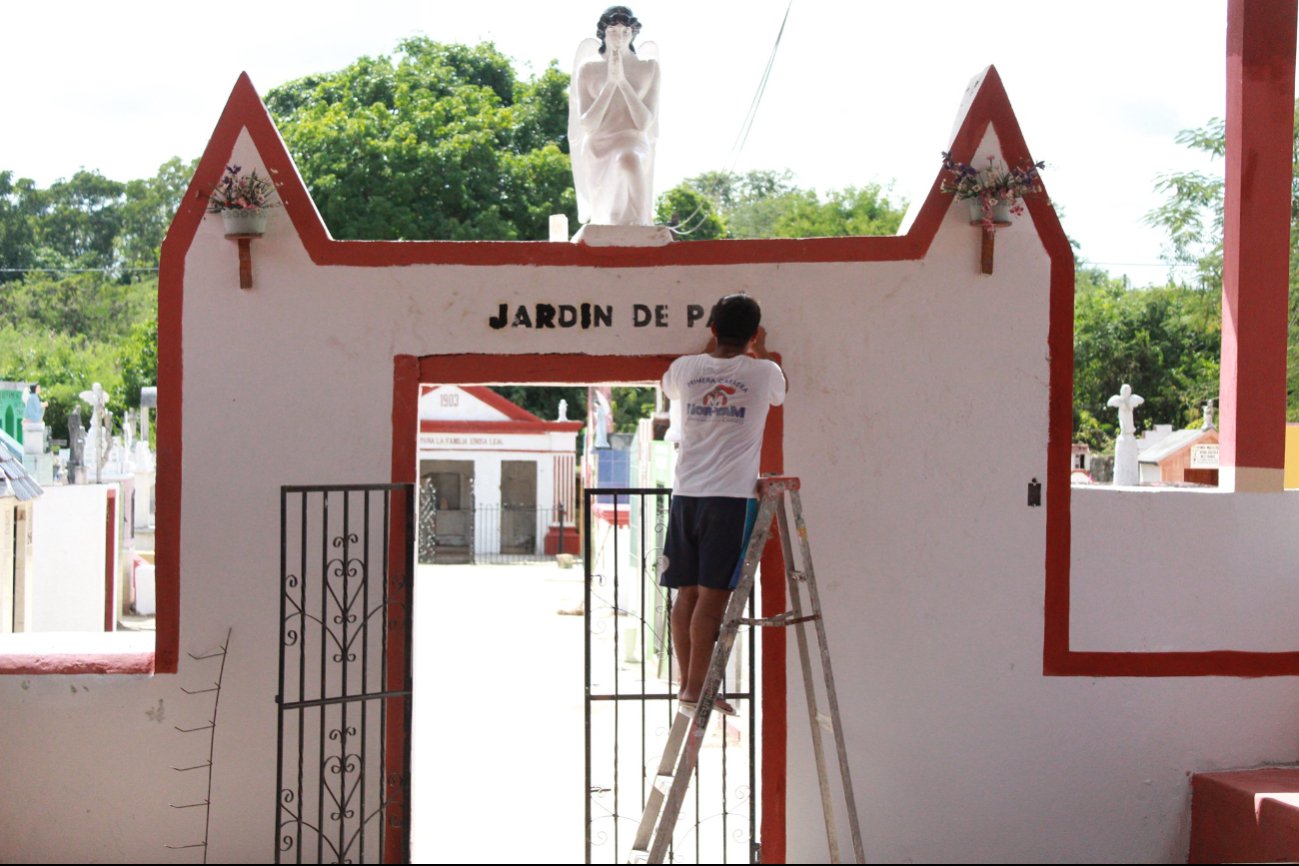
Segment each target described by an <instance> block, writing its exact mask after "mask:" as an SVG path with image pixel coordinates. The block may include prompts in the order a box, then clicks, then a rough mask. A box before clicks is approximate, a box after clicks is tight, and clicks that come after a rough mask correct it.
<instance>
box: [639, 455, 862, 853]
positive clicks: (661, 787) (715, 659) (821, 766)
mask: <svg viewBox="0 0 1299 866" xmlns="http://www.w3.org/2000/svg"><path fill="white" fill-rule="evenodd" d="M799 487H800V484H799V480H798V479H797V478H792V477H788V476H769V477H764V478H762V479H761V480H760V481H759V482H758V499H759V506H758V517H757V520H756V522H755V523H754V527H753V534H752V535H751V536H750V538H749V546H748V548H747V549H746V550H745V553H744V569H743V571H742V572H741V575H740V580H739V583H738V585H737V586H736V587H735V591H734V592H733V593H731V598H730V601H729V602H728V604H727V607H726V613H725V615H724V616H723V618H722V627H721V631H720V633H719V634H718V636H717V643H716V645H715V646H714V647H713V656H712V660H711V662H710V664H709V668H708V676H707V678H706V679H705V680H704V686H703V689H702V690H701V692H700V695H699V701H698V703H697V705H696V708H695V710H694V712H690V711H689V710H688V709H681V710H680V711H678V713H677V716H676V720H675V721H674V722H673V723H672V730H671V732H670V733H669V734H668V741H667V745H666V746H665V748H664V750H663V757H662V758H661V759H660V761H659V767H658V773H657V775H656V776H655V779H654V786H653V790H651V792H650V795H649V799H648V801H647V802H646V804H645V813H644V815H642V816H641V821H640V827H639V828H638V829H637V831H636V838H635V841H634V842H633V843H632V850H631V855H630V857H629V858H628V861H627V862H629V863H662V862H663V861H664V858H665V857H666V856H667V851H668V847H669V846H670V845H671V843H672V834H673V832H674V830H675V829H676V823H677V817H678V815H679V814H680V812H681V804H682V802H683V801H684V800H685V796H686V791H687V789H688V788H689V787H690V779H691V777H692V776H693V775H694V772H695V766H696V764H697V763H698V760H699V745H700V744H701V743H702V742H703V737H704V731H705V730H706V729H707V727H708V720H709V718H710V717H711V716H712V712H713V705H714V703H715V702H716V700H717V693H718V691H720V689H721V685H722V680H723V678H724V676H725V672H726V664H727V661H728V660H729V659H730V656H731V649H732V647H734V645H735V636H736V634H737V633H738V632H739V628H740V626H742V625H758V626H766V627H788V626H795V627H796V628H795V632H796V634H797V636H798V654H799V658H800V660H801V661H802V668H803V686H804V691H805V692H806V694H807V715H808V721H809V722H810V724H811V731H812V748H813V750H814V751H815V753H816V770H817V776H818V779H819V780H820V783H821V809H822V813H823V814H824V816H825V832H826V838H827V839H828V840H829V843H830V862H831V863H840V862H842V860H841V859H840V855H839V834H838V832H837V831H836V829H835V817H834V807H833V804H832V802H831V799H830V779H829V776H828V774H827V770H826V763H825V747H824V745H823V743H822V737H821V732H822V731H827V732H829V733H831V734H832V735H833V736H834V743H835V749H836V751H837V752H838V758H839V777H840V779H841V780H842V782H843V789H844V801H845V805H846V806H847V813H848V823H849V828H850V830H851V834H852V845H853V854H854V856H855V860H854V862H856V863H865V862H866V859H865V854H864V852H863V850H862V841H861V829H860V827H859V826H858V822H857V803H856V800H855V799H854V797H853V791H852V778H851V776H850V774H849V770H848V752H847V748H846V747H845V745H844V738H843V725H842V724H841V723H840V719H839V699H838V697H837V695H836V694H835V689H834V676H833V674H832V673H831V670H830V648H829V645H828V644H827V643H826V637H825V622H824V620H823V619H822V618H821V600H820V597H819V596H818V595H817V589H816V576H815V574H814V572H813V570H812V549H811V547H810V546H809V545H808V540H807V526H806V525H805V524H804V522H803V503H802V500H801V499H800V498H799V493H798V491H799ZM786 498H788V500H789V506H790V508H791V509H792V510H793V512H794V525H795V527H796V529H797V532H798V540H799V545H800V548H801V550H800V554H801V562H802V568H801V569H799V568H798V567H797V565H796V563H795V559H794V551H793V545H792V544H791V539H790V534H789V517H788V515H787V513H786V505H785V500H786ZM773 518H774V519H775V520H776V523H777V525H778V528H779V532H780V549H781V554H782V556H783V558H784V563H785V580H786V583H787V585H788V587H789V599H790V609H789V610H787V611H785V612H784V613H782V614H778V615H776V616H772V617H764V618H759V619H752V618H747V617H745V616H744V608H745V606H746V605H747V604H748V603H749V597H750V596H751V595H752V594H753V585H754V577H755V575H756V573H757V570H758V563H759V562H760V561H761V559H762V551H763V549H764V548H765V547H766V545H767V538H768V536H769V535H770V534H771V522H772V519H773ZM800 586H801V587H806V591H807V597H808V607H809V609H810V613H807V614H804V612H803V603H802V598H801V590H800ZM809 622H811V623H815V624H816V639H817V645H818V647H819V649H820V657H821V672H822V676H823V679H824V683H825V692H826V697H827V700H828V702H829V710H828V712H821V711H820V710H819V709H818V708H817V702H816V685H815V683H814V681H813V679H812V660H811V656H810V653H809V650H808V639H807V632H806V630H805V629H804V626H805V625H806V624H807V623H809Z"/></svg>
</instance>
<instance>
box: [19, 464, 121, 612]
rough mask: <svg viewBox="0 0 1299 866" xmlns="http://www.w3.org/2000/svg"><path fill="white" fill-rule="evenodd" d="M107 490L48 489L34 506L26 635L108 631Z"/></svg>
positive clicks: (97, 487) (80, 487) (89, 486)
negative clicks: (105, 629) (106, 625)
mask: <svg viewBox="0 0 1299 866" xmlns="http://www.w3.org/2000/svg"><path fill="white" fill-rule="evenodd" d="M108 491H109V486H108V485H98V484H84V485H69V486H64V487H57V486H56V487H47V488H45V492H44V493H43V494H42V495H41V496H39V497H38V498H37V499H36V500H34V501H33V502H32V561H31V568H30V569H29V571H28V574H29V578H28V584H27V586H28V592H29V607H28V610H29V612H30V617H31V618H30V619H29V620H28V627H27V630H28V631H33V632H47V631H103V630H104V563H105V562H106V559H105V557H106V555H107V553H106V552H105V550H104V545H105V543H106V539H105V537H104V533H105V525H104V521H105V520H106V519H107V512H106V511H105V509H106V508H107V507H108Z"/></svg>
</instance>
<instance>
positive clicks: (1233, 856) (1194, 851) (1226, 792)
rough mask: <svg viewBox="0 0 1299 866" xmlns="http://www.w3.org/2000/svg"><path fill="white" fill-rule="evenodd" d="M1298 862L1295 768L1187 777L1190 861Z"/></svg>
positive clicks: (1298, 803) (1298, 793)
mask: <svg viewBox="0 0 1299 866" xmlns="http://www.w3.org/2000/svg"><path fill="white" fill-rule="evenodd" d="M1295 861H1299V768H1295V767H1268V768H1263V769H1257V770H1233V771H1230V772H1224V773H1197V774H1196V775H1194V776H1192V777H1191V848H1190V852H1189V854H1188V856H1187V862H1189V863H1244V862H1249V863H1276V862H1295Z"/></svg>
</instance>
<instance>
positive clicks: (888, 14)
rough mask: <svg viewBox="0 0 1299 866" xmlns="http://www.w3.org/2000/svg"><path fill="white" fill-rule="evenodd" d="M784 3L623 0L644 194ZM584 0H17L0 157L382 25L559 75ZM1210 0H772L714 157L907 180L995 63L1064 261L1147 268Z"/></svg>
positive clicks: (385, 35) (816, 183)
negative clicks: (645, 129)
mask: <svg viewBox="0 0 1299 866" xmlns="http://www.w3.org/2000/svg"><path fill="white" fill-rule="evenodd" d="M787 3H788V0H748V2H744V3H731V2H726V3H718V2H710V0H639V2H633V3H630V4H629V5H630V6H631V8H632V9H633V10H634V11H635V13H636V15H637V17H639V18H640V20H641V22H642V23H643V25H644V29H643V31H642V33H641V37H640V38H641V41H649V40H653V41H655V42H657V43H658V45H659V51H660V58H661V62H662V64H663V70H664V84H663V92H662V97H661V99H662V108H661V124H660V126H661V134H660V139H659V154H658V161H657V177H656V184H655V186H656V190H658V191H662V190H665V189H667V188H669V187H671V186H673V185H675V184H676V183H677V182H679V181H680V180H682V179H683V178H685V177H688V176H690V175H693V174H697V173H699V172H701V171H706V170H709V169H716V168H725V167H728V160H729V156H730V152H731V147H732V143H733V141H734V139H735V136H736V133H737V132H738V130H739V128H740V124H741V122H742V120H743V117H744V114H745V112H746V110H747V108H748V106H749V103H750V100H751V99H752V96H753V93H754V90H755V88H756V86H757V83H758V81H759V78H760V77H761V74H762V70H763V68H764V66H765V64H766V62H767V58H768V56H769V54H770V52H771V48H772V45H773V43H774V41H775V38H776V33H777V31H778V29H779V26H780V21H781V17H782V16H783V15H784V12H785V8H786V5H787ZM606 5H607V3H605V2H604V0H597V2H593V3H589V4H588V3H576V2H572V0H562V2H550V3H539V2H536V0H526V2H523V0H491V2H485V3H448V2H437V3H432V2H415V0H367V2H365V3H357V2H335V0H315V2H302V0H263V2H261V3H255V4H230V5H228V6H227V5H224V4H219V5H217V6H212V5H210V4H190V3H176V2H165V3H164V2H155V0H141V2H129V0H128V2H125V3H118V4H109V3H103V2H102V0H100V2H82V0H73V2H46V3H35V2H24V3H7V4H5V5H4V7H3V11H0V29H2V30H3V32H4V33H5V35H6V37H7V38H6V39H5V40H4V48H3V50H0V80H2V81H3V82H4V84H3V87H2V88H0V117H3V118H4V121H3V132H0V169H8V170H11V171H13V172H14V173H15V174H16V175H18V176H21V177H30V178H33V179H34V180H35V181H37V183H39V184H40V185H42V186H44V185H47V184H49V183H50V182H52V181H54V180H56V179H58V178H60V177H66V176H68V175H70V174H72V173H73V172H75V171H76V170H77V169H78V168H80V167H85V168H88V169H98V170H99V171H101V172H102V173H103V174H105V175H107V176H109V177H112V178H115V179H118V180H129V179H132V178H137V177H147V176H151V175H153V174H154V173H155V171H156V170H157V167H158V166H159V165H160V164H161V163H162V162H164V161H165V160H167V159H168V158H170V157H172V156H181V157H184V158H186V159H189V158H193V157H196V156H198V155H199V154H200V153H201V152H202V150H203V148H204V146H205V144H206V142H207V139H208V137H209V135H210V134H211V132H212V128H213V126H214V124H215V123H216V119H217V117H218V115H219V114H220V111H221V109H222V107H223V106H224V104H225V101H226V98H227V96H228V95H229V92H230V88H231V87H232V86H233V84H234V81H235V79H236V78H237V77H238V75H239V73H240V72H241V71H247V72H248V73H249V75H251V77H252V80H253V84H254V85H255V86H256V87H257V89H258V90H259V92H261V93H265V92H266V91H268V90H270V89H271V88H272V87H274V86H276V85H278V84H281V83H283V82H285V81H289V80H292V79H294V78H298V77H300V76H303V75H306V74H309V73H313V72H323V71H328V70H334V69H338V68H341V67H343V66H346V65H347V64H348V63H350V62H351V61H353V60H354V59H355V58H357V57H358V56H360V55H362V54H369V55H377V54H385V53H391V51H392V50H393V48H394V46H395V45H396V43H397V41H398V40H400V39H402V38H403V37H406V36H410V35H417V34H422V35H427V36H429V37H431V38H433V39H437V40H442V41H455V42H467V43H473V42H477V41H481V40H492V41H495V43H496V44H497V46H498V47H499V48H500V49H501V50H502V51H503V52H504V53H506V54H507V55H509V56H511V57H513V58H515V60H516V61H518V62H519V64H520V65H522V66H524V68H525V69H526V68H528V67H530V68H531V69H532V70H540V69H542V68H544V67H545V65H546V64H547V63H548V62H549V61H550V60H557V61H558V62H559V64H560V66H561V68H563V69H565V70H568V69H569V66H570V64H571V62H572V57H573V53H574V50H575V49H576V47H577V44H578V42H579V41H580V40H581V39H583V38H585V37H586V36H588V35H593V30H594V27H595V22H596V19H597V18H598V17H599V15H600V12H601V11H602V10H603V9H604V8H605V6H606ZM1225 45H1226V0H1126V2H1116V0H1093V2H1091V3H1088V4H1064V3H1054V2H1041V0H1037V2H1033V0H985V2H981V3H973V2H967V0H962V2H953V0H930V2H914V3H899V2H896V0H881V2H876V0H870V2H860V0H851V2H850V0H838V2H835V0H794V2H793V11H792V13H791V15H790V18H789V23H788V26H787V27H786V30H785V35H784V39H783V41H782V43H781V46H780V50H779V53H778V55H777V58H776V62H775V66H774V68H773V70H772V74H771V80H770V84H769V85H768V88H767V93H766V97H765V100H764V101H763V103H762V106H761V109H760V113H759V115H758V118H757V122H756V123H755V125H754V127H753V130H752V132H751V134H750V137H749V140H748V144H747V146H746V148H745V149H744V151H743V152H742V154H741V155H740V158H739V161H738V163H737V164H736V165H735V166H734V167H735V168H736V169H737V170H740V171H743V170H747V169H750V168H764V169H781V168H788V169H791V170H792V171H793V172H794V173H795V175H796V177H797V179H798V181H799V182H800V183H801V184H802V185H804V186H810V187H814V188H816V189H817V190H818V191H821V192H824V191H826V190H828V189H833V188H839V187H843V186H848V185H859V184H863V183H867V182H871V181H878V182H881V183H885V184H887V183H890V182H893V183H895V190H896V191H897V192H898V193H899V194H903V195H908V196H910V195H912V194H913V192H914V191H916V190H921V189H924V188H927V187H928V185H929V184H930V183H931V182H932V180H933V178H934V176H935V174H936V172H937V171H938V168H939V159H940V157H939V152H940V151H942V150H944V149H945V148H946V146H947V144H948V140H949V136H950V134H951V131H952V121H953V118H954V116H955V112H956V110H957V108H958V106H959V103H960V99H961V95H962V93H963V92H964V90H965V86H966V84H967V83H968V81H969V80H970V78H972V77H973V76H974V75H975V74H977V73H978V72H979V71H980V70H981V69H983V67H985V66H987V65H988V64H995V65H996V67H997V69H998V71H999V72H1000V73H1001V76H1002V80H1003V81H1004V83H1005V85H1006V89H1007V91H1008V93H1009V94H1010V99H1011V103H1012V105H1013V106H1014V108H1015V111H1016V114H1017V115H1018V117H1019V120H1020V123H1021V125H1022V127H1023V129H1024V135H1025V138H1026V140H1027V142H1028V146H1029V148H1030V149H1031V150H1032V152H1033V156H1034V157H1035V158H1036V159H1043V160H1046V162H1047V165H1048V168H1047V171H1046V172H1045V173H1044V179H1045V181H1046V184H1047V187H1048V190H1049V191H1050V193H1051V195H1052V198H1053V199H1054V200H1055V202H1056V204H1057V206H1058V207H1060V209H1061V210H1062V212H1063V215H1064V225H1065V229H1066V231H1067V232H1068V233H1069V235H1070V236H1071V237H1073V238H1074V239H1075V240H1077V241H1078V242H1079V243H1080V244H1081V254H1082V255H1083V256H1084V257H1086V258H1087V259H1089V260H1090V261H1092V262H1095V263H1098V264H1102V265H1103V266H1105V267H1106V268H1107V269H1108V270H1110V271H1111V272H1112V273H1116V274H1118V273H1128V274H1129V275H1130V276H1131V277H1132V278H1133V280H1134V282H1136V283H1138V284H1144V283H1146V282H1150V281H1162V279H1163V277H1164V275H1165V273H1166V268H1165V267H1163V266H1162V265H1160V251H1161V246H1162V244H1163V239H1162V236H1161V234H1160V233H1159V232H1157V231H1155V230H1153V229H1150V228H1147V227H1146V226H1145V225H1144V223H1143V221H1142V218H1143V216H1144V215H1145V214H1146V212H1147V211H1149V210H1150V209H1151V208H1153V207H1154V206H1156V205H1157V204H1158V197H1157V196H1156V195H1155V193H1154V192H1153V189H1152V187H1153V184H1154V181H1155V178H1156V176H1157V175H1158V174H1159V173H1161V172H1165V171H1170V170H1184V169H1202V170H1203V169H1207V170H1212V171H1217V172H1219V173H1220V172H1221V164H1220V163H1217V164H1213V163H1209V162H1208V161H1207V160H1205V159H1203V158H1200V157H1198V156H1196V155H1194V154H1191V153H1190V152H1189V151H1187V150H1186V149H1185V148H1182V147H1180V146H1178V145H1177V144H1175V143H1174V141H1173V137H1174V135H1176V133H1177V132H1178V130H1181V129H1185V128H1188V127H1193V126H1200V125H1202V124H1204V123H1205V122H1206V121H1208V120H1209V118H1211V117H1215V116H1221V115H1222V113H1223V110H1224V102H1223V100H1224V84H1225V69H1226V60H1225V54H1224V51H1225Z"/></svg>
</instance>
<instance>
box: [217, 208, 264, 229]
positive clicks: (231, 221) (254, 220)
mask: <svg viewBox="0 0 1299 866" xmlns="http://www.w3.org/2000/svg"><path fill="white" fill-rule="evenodd" d="M268 216H269V214H268V213H267V211H266V208H258V209H256V210H223V211H221V221H222V222H223V223H224V224H225V232H226V234H228V235H261V234H265V233H266V218H267V217H268Z"/></svg>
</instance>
